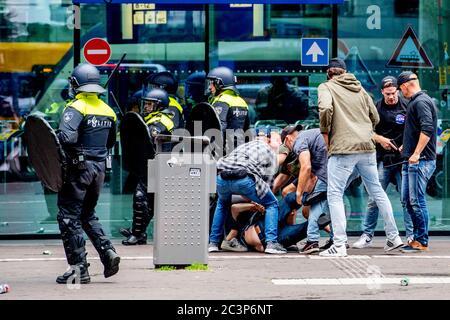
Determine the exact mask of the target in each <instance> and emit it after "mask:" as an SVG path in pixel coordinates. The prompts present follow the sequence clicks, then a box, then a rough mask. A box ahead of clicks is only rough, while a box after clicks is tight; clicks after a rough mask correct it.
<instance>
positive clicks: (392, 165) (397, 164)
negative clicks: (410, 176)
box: [383, 156, 425, 168]
mask: <svg viewBox="0 0 450 320" xmlns="http://www.w3.org/2000/svg"><path fill="white" fill-rule="evenodd" d="M424 159H425V157H424V156H421V157H420V158H419V161H420V160H424ZM408 162H409V160H404V161H402V162H397V163H393V164H390V165H387V166H383V168H390V167H395V166H399V165H401V164H407V163H408Z"/></svg>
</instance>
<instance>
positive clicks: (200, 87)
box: [184, 71, 208, 108]
mask: <svg viewBox="0 0 450 320" xmlns="http://www.w3.org/2000/svg"><path fill="white" fill-rule="evenodd" d="M205 79H206V73H205V72H203V71H202V72H194V73H192V74H191V75H190V76H189V77H187V79H186V81H185V86H184V100H185V102H186V105H187V106H188V107H189V108H192V107H193V106H194V105H196V104H197V103H200V102H206V101H208V97H207V96H205V90H204V89H205Z"/></svg>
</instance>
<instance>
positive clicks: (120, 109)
mask: <svg viewBox="0 0 450 320" xmlns="http://www.w3.org/2000/svg"><path fill="white" fill-rule="evenodd" d="M109 94H110V95H111V98H112V99H113V100H114V103H115V104H116V106H117V108H119V111H120V115H121V116H122V117H123V111H122V108H121V107H120V105H119V101H117V99H116V96H115V95H114V93H113V92H112V91H109Z"/></svg>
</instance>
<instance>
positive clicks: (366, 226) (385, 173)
mask: <svg viewBox="0 0 450 320" xmlns="http://www.w3.org/2000/svg"><path fill="white" fill-rule="evenodd" d="M378 177H379V178H380V183H381V186H382V187H383V189H384V190H385V191H386V189H387V187H388V186H389V184H390V182H391V181H392V179H395V182H396V184H397V190H398V191H400V190H401V186H402V169H401V166H394V167H389V168H385V167H384V166H383V162H382V161H380V162H379V163H378ZM377 220H378V207H377V204H376V202H375V201H374V200H373V199H371V198H369V203H368V205H367V215H366V216H365V219H364V221H363V232H364V233H365V234H368V235H369V236H371V237H373V234H374V231H375V227H376V226H377ZM403 222H404V224H405V231H406V237H408V238H409V237H413V235H414V230H413V223H412V220H411V216H410V214H409V213H408V212H407V211H406V210H404V211H403ZM385 223H386V222H385Z"/></svg>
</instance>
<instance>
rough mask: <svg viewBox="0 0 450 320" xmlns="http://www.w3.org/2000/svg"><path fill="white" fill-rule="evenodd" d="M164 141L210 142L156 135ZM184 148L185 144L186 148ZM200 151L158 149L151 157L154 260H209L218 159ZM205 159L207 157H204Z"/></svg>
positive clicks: (169, 262)
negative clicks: (213, 194) (210, 209)
mask: <svg viewBox="0 0 450 320" xmlns="http://www.w3.org/2000/svg"><path fill="white" fill-rule="evenodd" d="M156 140H157V146H158V145H160V144H161V143H162V142H165V143H167V141H168V140H169V141H170V142H172V143H181V142H180V141H181V140H183V141H184V143H186V142H188V143H189V145H190V146H192V144H191V143H192V142H194V143H200V144H203V145H205V144H208V143H209V139H208V138H207V137H190V138H187V137H179V136H163V135H160V136H158V137H157V139H156ZM183 149H184V150H185V148H183ZM192 149H194V150H195V149H199V150H198V152H195V151H193V152H186V151H184V152H183V154H182V155H181V154H179V153H176V152H171V153H161V152H158V153H157V155H156V156H155V159H152V160H149V161H148V192H149V193H154V194H155V206H154V208H155V216H154V229H153V241H154V250H153V251H154V252H153V263H154V265H155V267H161V266H165V265H171V266H172V265H173V266H186V265H191V264H194V263H199V264H208V238H209V194H210V193H215V192H216V171H217V170H216V163H215V162H214V161H213V160H212V159H211V158H210V157H209V156H206V155H205V154H203V153H202V149H203V148H192ZM205 159H206V160H205Z"/></svg>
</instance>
